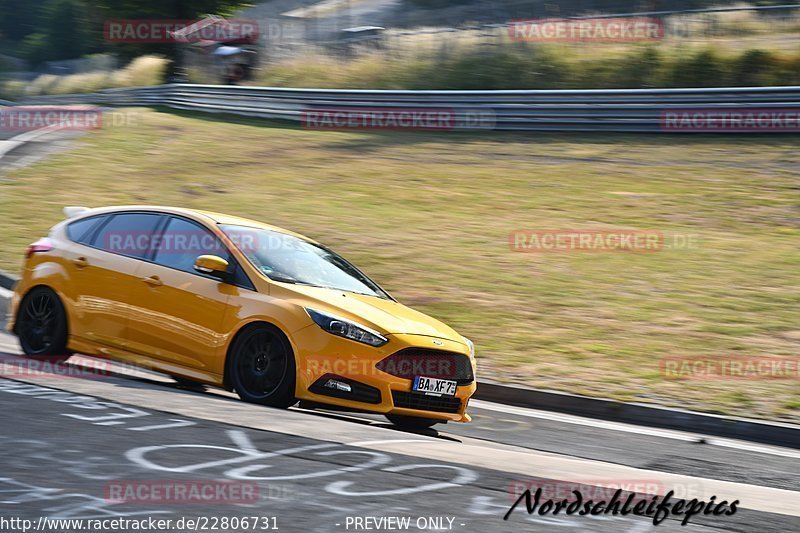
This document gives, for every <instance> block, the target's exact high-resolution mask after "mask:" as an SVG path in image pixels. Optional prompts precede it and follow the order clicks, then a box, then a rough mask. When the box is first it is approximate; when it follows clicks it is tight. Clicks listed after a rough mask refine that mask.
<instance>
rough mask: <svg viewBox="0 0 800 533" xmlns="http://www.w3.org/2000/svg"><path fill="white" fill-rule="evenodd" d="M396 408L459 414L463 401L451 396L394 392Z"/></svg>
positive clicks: (393, 397)
mask: <svg viewBox="0 0 800 533" xmlns="http://www.w3.org/2000/svg"><path fill="white" fill-rule="evenodd" d="M392 401H393V402H394V406H395V407H401V408H403V409H419V410H422V411H435V412H437V413H457V412H458V411H459V409H461V400H459V399H458V398H453V397H450V396H429V395H427V394H420V393H418V392H403V391H396V390H395V391H392Z"/></svg>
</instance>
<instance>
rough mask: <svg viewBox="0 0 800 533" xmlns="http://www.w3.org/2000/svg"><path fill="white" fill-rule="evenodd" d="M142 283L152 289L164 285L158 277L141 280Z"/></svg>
mask: <svg viewBox="0 0 800 533" xmlns="http://www.w3.org/2000/svg"><path fill="white" fill-rule="evenodd" d="M142 281H144V282H145V283H147V284H148V285H150V286H152V287H160V286H162V285H163V284H164V282H163V281H161V278H159V277H158V276H150V277H149V278H142Z"/></svg>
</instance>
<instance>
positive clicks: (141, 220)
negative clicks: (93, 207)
mask: <svg viewBox="0 0 800 533" xmlns="http://www.w3.org/2000/svg"><path fill="white" fill-rule="evenodd" d="M161 219H162V215H160V214H158V213H120V214H117V215H114V216H113V217H112V218H111V220H109V221H108V223H106V224H105V225H104V226H103V227H102V228H100V230H99V231H98V232H97V235H96V236H95V237H94V239H93V240H92V246H94V247H96V248H100V249H101V250H105V251H106V252H111V253H115V254H120V255H125V256H128V257H134V258H136V259H145V258H146V257H147V256H148V254H149V253H150V248H151V246H152V243H153V236H154V235H155V233H156V229H157V227H158V226H159V222H160V221H161Z"/></svg>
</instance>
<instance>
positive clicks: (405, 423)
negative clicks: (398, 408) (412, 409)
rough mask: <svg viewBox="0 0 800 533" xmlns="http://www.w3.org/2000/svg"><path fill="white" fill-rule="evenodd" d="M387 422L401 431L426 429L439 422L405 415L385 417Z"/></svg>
mask: <svg viewBox="0 0 800 533" xmlns="http://www.w3.org/2000/svg"><path fill="white" fill-rule="evenodd" d="M386 418H388V419H389V422H391V423H392V424H394V425H395V426H397V427H399V428H402V429H428V428H431V427H433V426H434V425H436V424H438V423H439V422H441V420H434V419H432V418H422V417H419V416H406V415H386Z"/></svg>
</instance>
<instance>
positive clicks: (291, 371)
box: [228, 324, 297, 408]
mask: <svg viewBox="0 0 800 533" xmlns="http://www.w3.org/2000/svg"><path fill="white" fill-rule="evenodd" d="M229 357H230V360H229V366H228V372H229V373H230V374H229V375H230V383H231V385H232V386H233V388H234V389H235V390H236V394H238V395H239V397H240V398H241V399H242V400H244V401H246V402H251V403H259V404H262V405H269V406H272V407H280V408H287V407H290V406H292V405H294V404H295V403H296V402H297V400H295V397H294V388H295V363H294V354H293V353H292V347H291V345H290V344H289V340H288V339H287V338H286V336H285V335H284V334H283V333H282V332H281V331H280V330H279V329H278V328H276V327H275V326H272V325H270V324H258V325H256V326H251V327H250V328H248V329H246V330H245V331H243V332H242V333H240V334H239V335H238V336H237V337H236V340H235V341H234V343H233V346H232V348H231V352H230V356H229Z"/></svg>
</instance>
